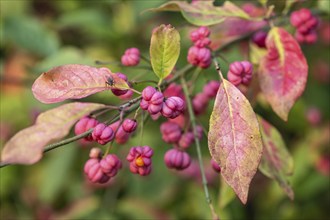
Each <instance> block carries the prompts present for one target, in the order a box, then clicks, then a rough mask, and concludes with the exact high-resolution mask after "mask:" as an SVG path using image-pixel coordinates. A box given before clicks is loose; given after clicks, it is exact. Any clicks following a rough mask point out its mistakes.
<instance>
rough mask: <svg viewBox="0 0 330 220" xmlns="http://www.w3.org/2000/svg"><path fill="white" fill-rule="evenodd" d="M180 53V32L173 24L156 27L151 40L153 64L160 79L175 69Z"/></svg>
mask: <svg viewBox="0 0 330 220" xmlns="http://www.w3.org/2000/svg"><path fill="white" fill-rule="evenodd" d="M179 54H180V34H179V32H178V31H177V30H175V28H174V27H172V26H171V25H160V26H159V27H157V28H155V29H154V31H153V33H152V36H151V42H150V60H151V66H152V69H153V70H154V72H155V74H156V75H157V76H158V78H159V79H160V81H161V80H162V79H164V78H166V77H167V76H168V75H169V74H170V73H171V71H172V70H173V68H174V66H175V64H176V61H177V60H178V58H179Z"/></svg>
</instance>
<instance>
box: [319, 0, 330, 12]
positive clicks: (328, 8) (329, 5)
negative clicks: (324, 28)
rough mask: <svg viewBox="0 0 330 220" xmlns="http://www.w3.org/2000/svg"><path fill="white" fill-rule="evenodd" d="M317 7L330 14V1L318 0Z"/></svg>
mask: <svg viewBox="0 0 330 220" xmlns="http://www.w3.org/2000/svg"><path fill="white" fill-rule="evenodd" d="M317 8H318V9H319V10H321V11H323V12H325V13H328V14H330V2H329V1H318V2H317Z"/></svg>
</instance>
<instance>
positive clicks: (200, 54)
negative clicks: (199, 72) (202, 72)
mask: <svg viewBox="0 0 330 220" xmlns="http://www.w3.org/2000/svg"><path fill="white" fill-rule="evenodd" d="M210 33H211V32H210V30H209V29H208V28H207V27H204V26H202V27H200V28H198V29H197V30H194V31H192V32H191V33H190V40H191V41H192V42H193V44H194V45H193V46H192V47H190V48H189V50H188V57H187V60H188V62H189V63H190V64H192V65H194V66H199V67H200V68H203V69H206V68H208V67H209V66H210V65H211V62H212V57H211V50H210V49H209V48H208V46H209V45H210V44H211V40H210V39H209V38H208V37H209V36H210Z"/></svg>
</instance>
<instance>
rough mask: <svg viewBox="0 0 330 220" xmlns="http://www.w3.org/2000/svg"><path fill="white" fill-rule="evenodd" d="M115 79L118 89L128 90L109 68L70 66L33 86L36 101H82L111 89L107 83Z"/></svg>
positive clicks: (124, 83)
mask: <svg viewBox="0 0 330 220" xmlns="http://www.w3.org/2000/svg"><path fill="white" fill-rule="evenodd" d="M109 77H110V78H113V81H114V82H113V85H114V87H115V88H118V89H128V88H129V86H128V85H127V83H126V82H125V81H124V80H123V79H121V78H119V77H117V76H116V75H115V74H113V73H111V71H110V70H109V69H107V68H104V67H102V68H95V67H91V66H86V65H79V64H68V65H63V66H58V67H55V68H53V69H51V70H49V71H48V72H45V73H43V74H42V75H41V76H39V77H38V78H37V79H36V81H35V82H34V84H33V86H32V92H33V95H34V97H35V98H36V99H38V100H39V101H40V102H43V103H55V102H61V101H64V100H66V99H80V98H83V97H86V96H89V95H92V94H94V93H97V92H101V91H103V90H107V89H109V87H108V86H107V84H106V81H107V80H108V79H109Z"/></svg>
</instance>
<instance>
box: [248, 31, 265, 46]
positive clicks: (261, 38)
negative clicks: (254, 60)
mask: <svg viewBox="0 0 330 220" xmlns="http://www.w3.org/2000/svg"><path fill="white" fill-rule="evenodd" d="M266 38H267V32H265V31H258V32H256V33H255V34H253V36H252V42H253V43H255V44H256V45H258V47H261V48H265V47H266Z"/></svg>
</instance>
